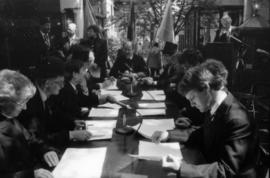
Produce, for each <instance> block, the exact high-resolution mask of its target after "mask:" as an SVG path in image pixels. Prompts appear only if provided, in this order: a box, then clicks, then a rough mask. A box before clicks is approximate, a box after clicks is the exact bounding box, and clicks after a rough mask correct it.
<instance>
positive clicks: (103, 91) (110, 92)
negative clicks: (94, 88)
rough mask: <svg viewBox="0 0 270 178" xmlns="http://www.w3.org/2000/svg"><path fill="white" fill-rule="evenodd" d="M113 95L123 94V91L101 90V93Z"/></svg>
mask: <svg viewBox="0 0 270 178" xmlns="http://www.w3.org/2000/svg"><path fill="white" fill-rule="evenodd" d="M108 94H110V95H112V96H118V95H122V91H121V90H104V89H102V90H101V95H108Z"/></svg>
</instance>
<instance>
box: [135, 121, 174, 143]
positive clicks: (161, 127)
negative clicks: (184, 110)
mask: <svg viewBox="0 0 270 178" xmlns="http://www.w3.org/2000/svg"><path fill="white" fill-rule="evenodd" d="M139 126H140V123H139V124H137V125H135V126H132V128H133V129H134V130H138V128H139ZM174 128H175V124H174V120H173V119H144V120H143V121H142V124H141V127H140V129H139V130H138V132H139V133H140V134H141V135H142V136H144V137H145V138H148V139H151V137H152V135H153V133H154V132H155V131H166V130H172V129H174Z"/></svg>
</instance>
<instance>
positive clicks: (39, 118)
mask: <svg viewBox="0 0 270 178" xmlns="http://www.w3.org/2000/svg"><path fill="white" fill-rule="evenodd" d="M51 107H52V104H51V103H50V100H47V101H46V102H45V105H44V103H43V101H42V99H41V96H40V93H39V91H38V90H37V92H36V94H35V96H34V97H33V98H31V99H30V100H29V102H28V103H27V110H25V111H23V112H22V113H21V114H20V116H19V117H20V118H21V119H20V121H21V122H22V124H23V125H24V126H25V127H26V129H27V130H29V132H30V133H32V134H33V135H35V136H36V137H37V138H39V139H40V140H42V141H44V142H45V143H47V144H50V145H53V146H63V145H65V146H66V145H67V144H68V143H69V130H70V129H73V128H71V127H74V125H72V124H70V122H68V123H66V122H63V119H65V118H64V117H58V118H56V115H55V113H53V109H52V108H51Z"/></svg>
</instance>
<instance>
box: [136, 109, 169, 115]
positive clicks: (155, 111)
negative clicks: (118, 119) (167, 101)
mask: <svg viewBox="0 0 270 178" xmlns="http://www.w3.org/2000/svg"><path fill="white" fill-rule="evenodd" d="M165 113H166V112H165V109H137V112H136V116H156V115H165Z"/></svg>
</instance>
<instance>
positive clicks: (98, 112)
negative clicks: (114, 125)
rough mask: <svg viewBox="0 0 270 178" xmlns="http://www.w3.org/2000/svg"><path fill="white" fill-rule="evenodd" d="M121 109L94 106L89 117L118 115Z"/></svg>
mask: <svg viewBox="0 0 270 178" xmlns="http://www.w3.org/2000/svg"><path fill="white" fill-rule="evenodd" d="M118 113H119V109H107V108H92V109H91V111H90V113H89V117H118Z"/></svg>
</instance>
